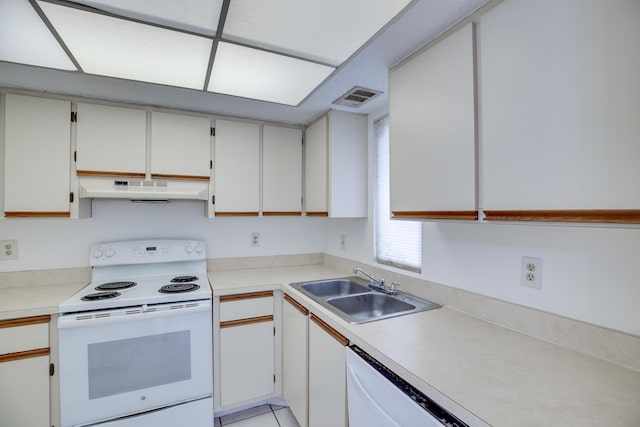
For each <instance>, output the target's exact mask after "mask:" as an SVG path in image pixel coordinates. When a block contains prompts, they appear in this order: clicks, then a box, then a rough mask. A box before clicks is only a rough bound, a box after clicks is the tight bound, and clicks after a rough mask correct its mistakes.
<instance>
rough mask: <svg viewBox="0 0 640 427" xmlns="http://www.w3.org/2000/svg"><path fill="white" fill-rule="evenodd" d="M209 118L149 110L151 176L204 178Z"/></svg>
mask: <svg viewBox="0 0 640 427" xmlns="http://www.w3.org/2000/svg"><path fill="white" fill-rule="evenodd" d="M210 161H211V120H210V119H209V118H204V117H196V116H185V115H179V114H170V113H160V112H155V111H154V112H153V113H151V177H152V178H174V179H194V180H202V181H208V180H209V176H210V170H211V169H210Z"/></svg>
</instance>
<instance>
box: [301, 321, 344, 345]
mask: <svg viewBox="0 0 640 427" xmlns="http://www.w3.org/2000/svg"><path fill="white" fill-rule="evenodd" d="M310 317H311V320H313V321H314V322H315V324H316V325H318V326H320V327H321V328H322V329H323V330H324V331H325V332H326V333H328V334H329V335H331V336H332V337H333V338H335V339H336V341H338V342H339V343H340V344H342V345H343V346H345V347H346V346H348V345H349V340H348V339H347V338H346V337H345V336H344V335H342V334H341V333H340V332H338V331H336V330H335V329H333V328H332V327H331V326H329V325H328V324H326V323H325V322H324V321H323V320H321V319H320V318H319V317H318V316H316V315H315V314H313V313H311V316H310Z"/></svg>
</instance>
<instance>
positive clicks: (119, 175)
mask: <svg viewBox="0 0 640 427" xmlns="http://www.w3.org/2000/svg"><path fill="white" fill-rule="evenodd" d="M76 175H78V176H92V177H115V178H125V177H126V178H142V179H144V178H146V174H144V173H140V172H114V171H89V170H77V171H76Z"/></svg>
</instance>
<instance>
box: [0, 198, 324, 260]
mask: <svg viewBox="0 0 640 427" xmlns="http://www.w3.org/2000/svg"><path fill="white" fill-rule="evenodd" d="M325 222H326V219H325V218H291V217H282V218H278V217H265V218H246V217H237V218H215V219H206V218H205V216H204V203H203V202H196V201H189V202H185V201H183V202H170V203H168V204H134V203H131V202H128V201H104V200H97V201H94V202H93V216H92V218H90V219H83V220H68V219H22V220H21V219H15V220H14V219H11V220H0V240H5V239H16V240H18V253H19V259H18V260H16V261H2V262H1V263H0V271H19V270H42V269H55V268H70V267H86V266H88V262H89V246H90V245H92V244H94V243H98V242H102V241H110V240H123V239H140V238H150V237H169V238H171V237H173V238H181V237H184V238H193V239H202V240H205V241H206V243H207V255H208V257H209V258H227V257H248V256H265V255H287V254H296V253H318V252H322V251H323V249H324V224H325ZM252 232H258V233H260V237H261V243H260V247H251V246H250V241H249V235H250V233H252Z"/></svg>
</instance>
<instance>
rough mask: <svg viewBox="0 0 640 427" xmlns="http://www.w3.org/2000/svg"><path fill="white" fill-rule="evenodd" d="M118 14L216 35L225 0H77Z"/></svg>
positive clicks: (75, 0) (75, 1)
mask: <svg viewBox="0 0 640 427" xmlns="http://www.w3.org/2000/svg"><path fill="white" fill-rule="evenodd" d="M74 3H79V4H83V5H86V6H91V7H94V8H96V9H100V10H103V11H106V12H110V13H113V14H116V15H121V16H126V17H128V18H133V19H139V20H142V21H146V22H153V23H156V24H160V25H166V26H169V27H172V28H179V29H182V30H186V31H193V32H197V33H201V34H205V35H209V36H213V35H215V33H216V30H217V29H218V18H219V17H220V12H221V11H222V0H180V1H176V0H135V1H131V0H74Z"/></svg>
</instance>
